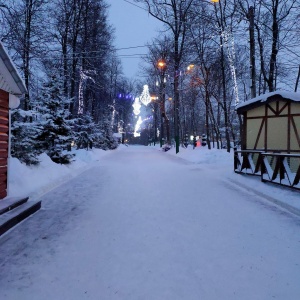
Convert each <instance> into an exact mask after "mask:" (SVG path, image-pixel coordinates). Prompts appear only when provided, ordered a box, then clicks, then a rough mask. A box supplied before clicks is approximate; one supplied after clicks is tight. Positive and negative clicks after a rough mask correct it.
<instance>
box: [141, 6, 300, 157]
mask: <svg viewBox="0 0 300 300" xmlns="http://www.w3.org/2000/svg"><path fill="white" fill-rule="evenodd" d="M135 3H137V4H138V5H140V7H141V8H144V9H146V10H147V11H148V12H149V13H150V15H152V16H153V17H155V18H156V19H158V20H160V21H161V22H162V24H164V28H165V31H164V32H165V34H164V35H160V37H159V38H158V39H156V40H155V41H153V43H152V45H149V55H148V56H147V57H146V58H145V61H146V62H147V63H148V65H149V66H150V67H148V68H145V71H147V72H148V73H149V80H150V81H151V78H153V77H155V76H156V78H159V82H160V85H159V88H157V89H156V90H157V92H158V93H159V94H160V101H161V102H163V103H165V94H167V95H171V98H172V103H171V104H170V103H167V110H168V111H167V114H165V111H164V110H162V109H160V113H161V116H164V117H163V118H162V122H163V124H164V126H165V127H168V126H170V127H171V129H167V130H166V132H173V134H172V135H171V136H172V138H173V141H172V140H171V139H172V138H171V136H169V137H166V139H167V140H168V142H169V143H170V142H171V143H172V142H173V143H174V142H175V144H176V148H177V149H176V151H177V152H178V151H179V149H178V147H179V145H180V143H183V142H184V140H185V137H186V136H189V135H191V134H194V135H199V134H201V133H202V134H205V135H206V136H207V140H208V147H210V145H211V143H210V141H223V147H224V148H226V149H227V151H230V148H231V146H232V144H238V142H239V139H240V137H239V136H240V133H241V130H242V126H241V123H242V121H243V120H242V118H241V117H238V116H237V115H236V113H235V107H236V105H237V104H238V103H240V102H244V101H246V100H248V99H250V98H254V97H256V96H258V95H260V94H262V93H266V92H273V91H275V90H278V89H284V90H289V91H294V90H295V91H296V90H297V81H298V80H299V73H298V70H300V55H299V52H298V51H297V50H296V49H299V47H300V40H299V33H300V22H299V20H300V14H299V8H300V1H299V0H283V1H279V0H259V1H258V0H253V1H247V0H246V1H244V0H243V1H241V0H212V1H209V0H201V1H199V0H168V1H160V0H135ZM159 59H163V60H164V61H165V62H166V69H164V70H162V69H161V68H158V67H157V65H156V62H157V61H158V60H159ZM297 74H298V79H297ZM162 77H163V78H165V77H166V78H167V82H166V83H163V82H162V80H161V79H160V78H162ZM164 81H166V80H164ZM152 82H153V83H152V89H153V90H155V86H154V81H153V80H152ZM166 115H167V116H168V118H166ZM158 118H159V117H158ZM169 119H170V120H171V122H170V120H169ZM217 146H219V143H218V144H217Z"/></svg>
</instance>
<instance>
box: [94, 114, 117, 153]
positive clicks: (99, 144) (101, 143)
mask: <svg viewBox="0 0 300 300" xmlns="http://www.w3.org/2000/svg"><path fill="white" fill-rule="evenodd" d="M96 128H97V135H95V141H94V146H95V148H100V149H103V150H112V149H116V148H117V147H118V143H117V141H116V140H115V139H114V137H113V131H112V127H111V121H110V119H109V117H108V113H107V114H106V115H105V116H104V118H103V120H101V123H99V124H97V126H96Z"/></svg>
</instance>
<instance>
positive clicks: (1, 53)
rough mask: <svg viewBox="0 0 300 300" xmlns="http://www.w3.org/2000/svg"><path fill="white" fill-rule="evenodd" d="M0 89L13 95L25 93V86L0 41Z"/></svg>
mask: <svg viewBox="0 0 300 300" xmlns="http://www.w3.org/2000/svg"><path fill="white" fill-rule="evenodd" d="M0 89H2V90H4V91H6V92H9V93H10V94H14V95H22V94H25V93H26V91H27V90H26V86H25V84H24V82H23V80H22V78H21V76H20V75H19V73H18V71H17V69H16V67H15V65H14V63H13V62H12V60H11V59H10V57H9V55H8V53H7V52H6V50H5V48H4V46H3V44H2V43H1V41H0Z"/></svg>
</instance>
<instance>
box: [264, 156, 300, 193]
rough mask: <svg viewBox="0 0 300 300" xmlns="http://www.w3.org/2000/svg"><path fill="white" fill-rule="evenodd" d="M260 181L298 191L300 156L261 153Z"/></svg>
mask: <svg viewBox="0 0 300 300" xmlns="http://www.w3.org/2000/svg"><path fill="white" fill-rule="evenodd" d="M261 157H262V172H261V180H262V181H263V182H265V181H270V182H273V183H277V184H281V185H285V186H289V187H293V188H297V189H300V184H299V181H300V154H287V153H261Z"/></svg>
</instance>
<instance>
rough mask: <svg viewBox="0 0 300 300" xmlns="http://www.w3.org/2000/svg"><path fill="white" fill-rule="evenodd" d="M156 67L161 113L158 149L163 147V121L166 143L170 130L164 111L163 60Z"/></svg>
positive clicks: (164, 62)
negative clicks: (158, 78) (158, 73)
mask: <svg viewBox="0 0 300 300" xmlns="http://www.w3.org/2000/svg"><path fill="white" fill-rule="evenodd" d="M157 67H158V69H159V70H160V82H159V96H160V101H159V103H160V113H161V130H160V147H162V146H163V139H164V135H165V133H164V121H165V122H166V127H167V128H166V129H167V143H169V140H170V130H169V124H168V122H169V120H168V118H167V116H166V111H165V89H166V77H165V74H166V69H167V64H166V61H165V60H164V59H160V60H159V61H158V62H157Z"/></svg>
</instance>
